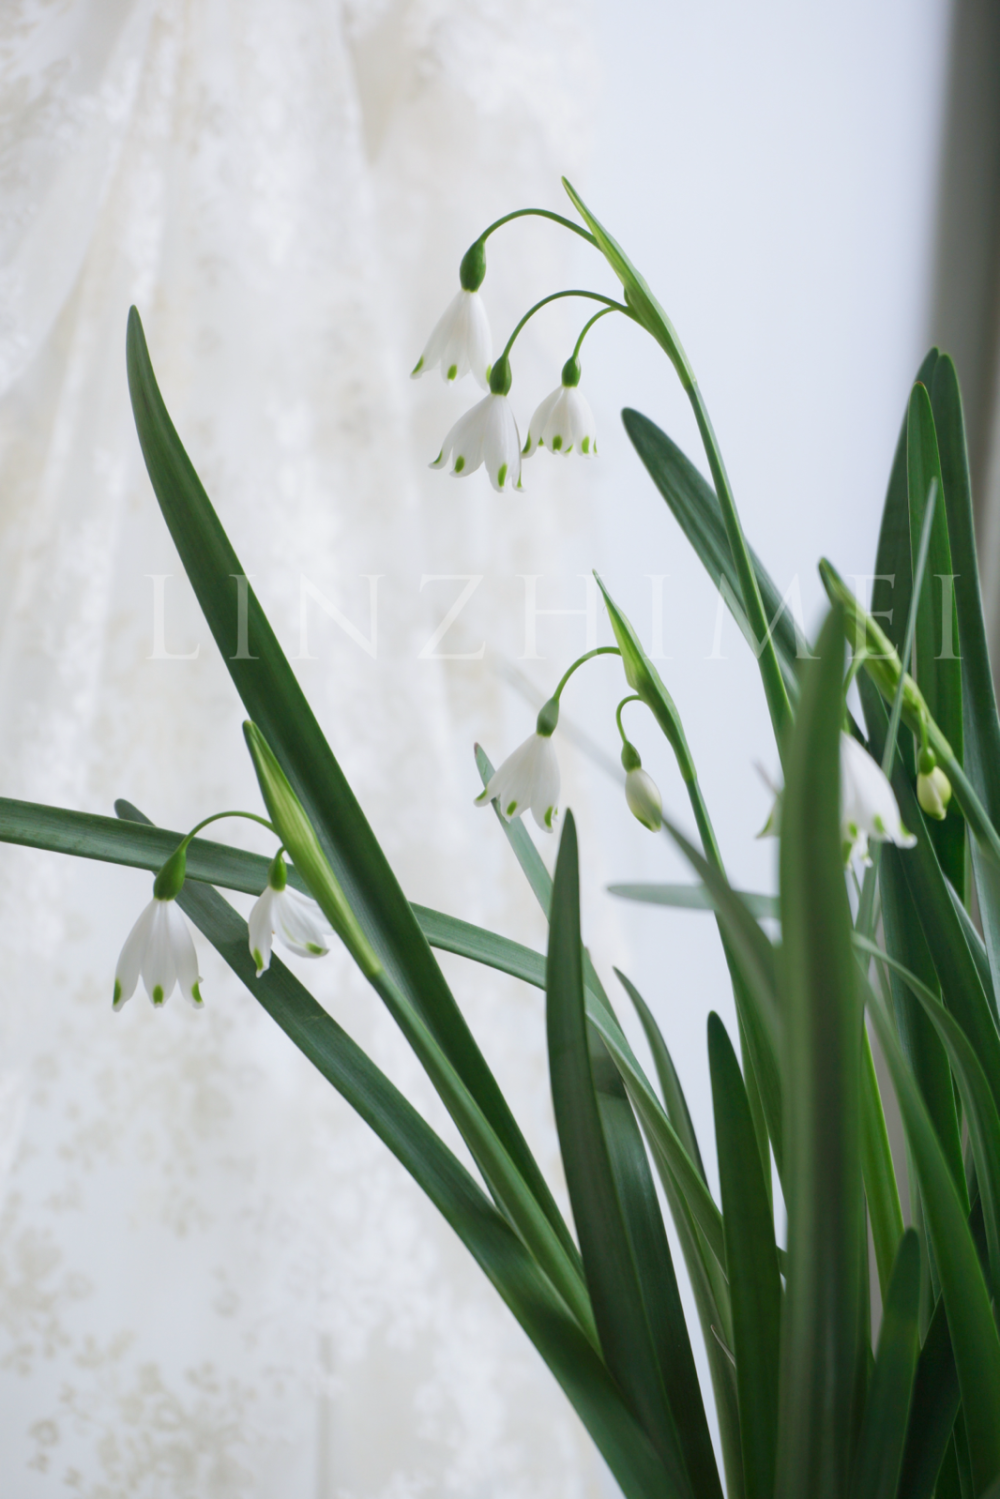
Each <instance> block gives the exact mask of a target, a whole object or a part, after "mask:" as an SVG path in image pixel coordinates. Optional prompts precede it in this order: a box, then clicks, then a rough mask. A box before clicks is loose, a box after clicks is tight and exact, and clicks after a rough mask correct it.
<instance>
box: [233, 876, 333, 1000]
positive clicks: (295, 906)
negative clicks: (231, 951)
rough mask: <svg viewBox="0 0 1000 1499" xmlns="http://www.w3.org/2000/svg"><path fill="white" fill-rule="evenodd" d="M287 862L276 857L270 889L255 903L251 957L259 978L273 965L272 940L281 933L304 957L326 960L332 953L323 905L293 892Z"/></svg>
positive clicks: (251, 931)
mask: <svg viewBox="0 0 1000 1499" xmlns="http://www.w3.org/2000/svg"><path fill="white" fill-rule="evenodd" d="M286 878H287V875H286V871H285V864H284V860H283V859H282V857H281V855H280V853H279V854H278V855H276V857H275V859H274V862H273V863H272V865H271V872H270V874H269V875H268V881H267V888H266V889H265V890H264V892H263V893H262V894H261V895H259V896H258V897H257V899H256V901H255V902H254V905H253V909H252V910H251V912H250V920H249V922H248V926H249V930H250V956H251V957H252V958H253V960H254V962H255V963H256V965H257V977H258V978H260V976H261V974H262V973H264V972H266V970H267V969H268V968H269V967H270V966H271V938H272V937H273V936H274V935H275V934H277V936H279V937H280V938H281V940H282V942H283V943H284V944H285V946H286V947H288V948H290V949H291V950H292V952H294V953H298V955H299V957H300V958H322V957H324V956H325V954H326V953H328V952H329V951H330V948H329V944H328V943H327V941H326V936H327V933H328V932H329V930H330V924H329V922H328V921H327V919H326V917H325V916H324V915H323V912H322V911H321V910H320V908H319V906H318V905H317V904H316V902H315V901H314V900H310V899H309V897H308V896H306V895H300V894H299V892H298V891H297V890H290V889H289V888H288V886H287V885H286V883H285V880H286Z"/></svg>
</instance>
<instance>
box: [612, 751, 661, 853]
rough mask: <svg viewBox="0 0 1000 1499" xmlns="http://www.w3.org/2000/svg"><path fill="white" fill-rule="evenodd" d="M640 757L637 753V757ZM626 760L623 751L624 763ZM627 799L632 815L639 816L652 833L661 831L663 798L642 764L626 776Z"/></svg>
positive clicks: (640, 820)
mask: <svg viewBox="0 0 1000 1499" xmlns="http://www.w3.org/2000/svg"><path fill="white" fill-rule="evenodd" d="M629 747H630V748H631V746H629ZM634 753H635V751H634V750H633V754H634ZM638 758H639V757H638V755H636V759H638ZM624 761H625V755H624V753H623V754H622V763H623V764H624ZM625 800H626V801H627V802H628V809H629V811H630V812H631V813H632V816H633V817H635V818H638V820H639V822H641V823H642V825H643V827H644V828H648V829H649V831H650V832H651V833H658V832H659V830H660V828H661V827H662V826H663V798H662V797H661V796H660V788H659V787H658V786H657V784H656V782H655V781H654V780H653V777H652V776H651V775H647V773H646V772H645V771H644V770H643V769H642V766H641V765H637V766H634V767H633V768H632V769H631V770H630V771H629V773H628V775H627V776H626V777H625Z"/></svg>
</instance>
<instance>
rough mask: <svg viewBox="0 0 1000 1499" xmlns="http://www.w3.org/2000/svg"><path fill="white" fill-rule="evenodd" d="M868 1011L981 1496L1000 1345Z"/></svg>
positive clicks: (928, 1131) (995, 1438)
mask: <svg viewBox="0 0 1000 1499" xmlns="http://www.w3.org/2000/svg"><path fill="white" fill-rule="evenodd" d="M865 988H866V992H867V997H868V1010H869V1014H870V1015H871V1017H872V1021H873V1023H874V1025H875V1028H876V1031H877V1032H878V1038H879V1043H880V1045H881V1047H882V1054H883V1056H884V1057H885V1060H886V1065H887V1066H888V1068H889V1072H890V1075H891V1077H892V1082H893V1087H894V1088H895V1090H896V1097H897V1098H898V1100H899V1108H900V1113H901V1115H902V1118H903V1127H904V1129H905V1130H906V1137H907V1140H908V1142H909V1147H910V1151H911V1154H912V1157H913V1161H914V1164H915V1167H916V1171H917V1175H918V1177H919V1180H920V1192H921V1203H922V1205H923V1210H924V1215H925V1219H926V1222H927V1227H928V1232H929V1235H930V1239H931V1244H932V1247H933V1250H934V1258H935V1262H936V1265H937V1269H938V1274H939V1275H940V1278H941V1291H942V1295H943V1297H944V1303H945V1309H946V1311H947V1314H948V1327H949V1330H950V1333H951V1343H952V1349H953V1351H954V1357H955V1365H956V1368H957V1369H958V1380H959V1386H960V1389H961V1393H962V1408H963V1411H964V1413H965V1423H966V1433H967V1436H968V1440H969V1455H970V1458H971V1461H972V1469H973V1473H974V1476H975V1481H976V1486H977V1490H978V1489H982V1488H984V1487H985V1486H986V1484H987V1483H988V1482H989V1481H990V1480H991V1479H992V1478H994V1477H995V1475H996V1474H997V1473H998V1472H1000V1421H998V1419H997V1416H998V1412H1000V1340H998V1338H997V1330H996V1327H995V1326H994V1323H993V1314H992V1311H991V1309H990V1302H989V1296H988V1293H987V1290H986V1283H985V1281H984V1279H983V1272H982V1269H981V1267H980V1263H979V1256H978V1253H977V1251H976V1246H975V1244H974V1243H973V1240H972V1235H971V1234H970V1232H969V1229H968V1226H967V1224H966V1215H965V1211H964V1209H963V1207H962V1203H961V1201H960V1199H959V1196H958V1192H957V1190H956V1188H955V1183H954V1179H953V1178H952V1175H951V1172H950V1170H949V1169H948V1163H947V1161H946V1160H945V1157H944V1154H943V1153H942V1150H941V1147H940V1145H939V1144H938V1140H937V1136H936V1134H935V1133H934V1128H933V1125H932V1124H931V1121H930V1117H929V1116H928V1113H927V1110H926V1108H925V1107H924V1103H923V1099H922V1098H921V1096H920V1091H919V1089H918V1088H917V1085H916V1083H915V1081H914V1079H913V1077H912V1074H911V1073H910V1070H909V1068H908V1067H907V1065H906V1063H905V1061H904V1059H903V1053H902V1051H901V1050H900V1047H899V1043H898V1042H897V1040H896V1038H895V1035H894V1034H893V1030H892V1026H891V1024H890V1022H889V1019H888V1017H887V1016H886V1014H885V1013H884V1011H883V1009H882V1006H881V1005H880V1004H879V1002H878V1001H877V1000H876V999H875V996H874V994H873V993H872V991H871V989H870V988H868V986H867V984H866V985H865Z"/></svg>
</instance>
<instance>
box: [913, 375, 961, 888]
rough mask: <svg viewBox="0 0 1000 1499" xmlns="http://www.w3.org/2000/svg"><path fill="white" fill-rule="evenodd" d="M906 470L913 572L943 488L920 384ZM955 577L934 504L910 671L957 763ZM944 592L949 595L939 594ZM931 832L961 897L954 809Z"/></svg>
mask: <svg viewBox="0 0 1000 1499" xmlns="http://www.w3.org/2000/svg"><path fill="white" fill-rule="evenodd" d="M906 471H907V487H908V495H909V509H910V538H911V552H912V564H913V566H914V567H915V566H916V548H917V541H918V538H919V536H920V534H921V529H922V525H923V518H924V510H925V507H926V505H927V499H928V495H929V493H930V491H931V487H932V486H936V489H937V493H938V494H939V495H940V494H941V493H942V492H943V489H944V479H943V476H942V473H941V460H940V456H939V454H938V444H937V433H936V431H935V427H934V413H933V411H932V410H931V401H930V396H929V395H928V393H927V388H926V387H925V386H923V385H920V384H918V385H915V386H914V387H913V391H912V394H911V396H910V406H909V412H908V415H907V441H906ZM953 572H954V568H953V566H952V560H951V547H950V545H949V542H948V516H947V510H946V505H942V504H938V505H937V507H936V509H935V514H934V523H933V526H932V528H931V541H930V551H929V553H928V557H927V571H926V574H925V575H924V580H923V584H922V586H921V590H920V599H919V602H918V605H917V632H916V641H915V645H916V671H913V670H912V668H911V672H912V674H913V675H914V676H915V677H916V680H917V686H918V687H919V688H920V690H921V692H922V693H923V695H924V698H925V700H926V702H927V706H928V708H929V709H930V711H931V714H932V716H933V718H934V720H935V722H936V723H937V725H938V728H939V729H940V730H941V732H942V733H943V734H944V736H945V738H946V739H947V740H948V742H949V743H950V744H951V747H952V749H953V750H954V752H955V757H956V759H957V760H958V761H959V763H961V761H962V758H963V754H962V663H961V661H960V660H959V658H958V655H957V647H958V614H957V612H956V608H955V597H954V592H953V591H952V582H951V579H952V574H953ZM945 589H947V590H948V592H947V593H943V592H942V591H943V590H945ZM945 606H947V609H945ZM930 831H931V838H932V840H933V843H934V848H935V850H936V852H937V856H938V859H939V861H940V864H941V868H942V869H943V870H944V872H945V874H946V875H947V877H948V879H949V880H950V881H951V883H952V885H953V886H954V887H955V889H956V890H957V891H958V892H959V893H960V894H961V895H962V896H963V897H964V892H965V823H964V822H963V820H962V818H961V816H960V815H959V814H958V811H957V809H955V810H953V811H951V812H950V813H949V815H948V816H947V817H946V818H945V820H944V821H943V822H935V823H934V826H933V828H932V829H931V830H930Z"/></svg>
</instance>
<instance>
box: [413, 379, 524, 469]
mask: <svg viewBox="0 0 1000 1499" xmlns="http://www.w3.org/2000/svg"><path fill="white" fill-rule="evenodd" d="M510 381H511V376H510V361H509V360H507V359H506V358H501V359H498V360H497V362H496V364H495V365H494V366H493V369H492V371H491V372H490V394H489V395H488V396H486V397H485V398H484V399H483V400H482V401H480V402H478V404H477V405H475V406H473V408H472V410H471V411H467V412H466V413H465V415H464V416H460V417H459V419H458V421H457V422H456V423H455V425H454V426H453V427H452V429H451V431H450V432H449V433H448V435H447V437H446V438H445V440H444V442H443V443H442V445H441V451H440V453H439V454H438V455H437V457H436V458H435V459H434V462H433V463H432V464H431V465H430V467H431V468H443V467H444V465H445V464H446V463H447V462H448V459H449V458H453V460H454V461H453V462H452V466H451V473H452V476H453V477H455V478H458V477H463V478H464V477H465V476H466V475H468V474H474V473H475V471H476V469H477V468H479V467H480V466H481V465H482V464H483V463H485V464H486V472H487V473H488V474H489V476H490V483H491V484H492V485H493V488H494V489H495V490H497V491H498V492H500V491H501V490H504V489H520V487H521V436H520V433H519V432H518V430H517V422H516V421H515V420H514V413H513V411H512V410H511V408H510V402H509V400H508V399H507V392H508V391H509V390H510Z"/></svg>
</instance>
